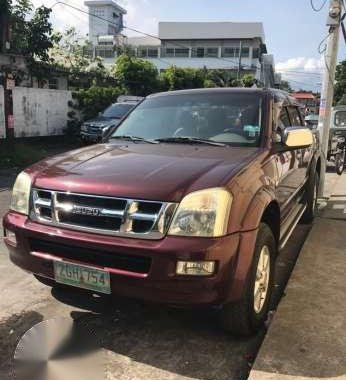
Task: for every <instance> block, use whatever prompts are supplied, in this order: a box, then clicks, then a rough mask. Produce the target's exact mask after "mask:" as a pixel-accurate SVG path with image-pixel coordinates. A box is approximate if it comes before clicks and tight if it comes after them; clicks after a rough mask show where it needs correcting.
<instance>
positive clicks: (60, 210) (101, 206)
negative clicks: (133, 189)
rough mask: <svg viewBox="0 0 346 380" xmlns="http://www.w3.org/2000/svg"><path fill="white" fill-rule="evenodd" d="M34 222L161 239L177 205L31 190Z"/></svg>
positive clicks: (94, 231) (110, 233) (102, 232)
mask: <svg viewBox="0 0 346 380" xmlns="http://www.w3.org/2000/svg"><path fill="white" fill-rule="evenodd" d="M32 204H33V207H32V211H31V214H30V215H31V218H32V219H34V220H37V221H40V222H43V223H49V224H52V225H55V226H61V227H67V228H71V229H76V230H82V231H89V232H92V233H101V234H106V235H119V236H128V237H133V238H143V239H161V238H162V237H163V236H164V235H165V234H166V232H167V229H168V226H169V224H170V221H171V219H172V216H173V214H174V211H175V209H176V206H177V205H176V204H175V203H169V202H155V201H144V200H134V199H123V198H115V197H107V196H97V195H89V194H77V193H67V192H61V191H53V190H43V189H33V190H32Z"/></svg>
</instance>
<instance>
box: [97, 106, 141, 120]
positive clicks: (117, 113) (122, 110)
mask: <svg viewBox="0 0 346 380" xmlns="http://www.w3.org/2000/svg"><path fill="white" fill-rule="evenodd" d="M133 107H134V105H133V104H112V105H111V106H109V107H108V108H106V110H105V111H104V112H103V113H102V116H103V117H107V118H110V119H121V118H122V117H124V116H125V115H126V114H127V113H128V112H129V111H130V110H131V109H132V108H133Z"/></svg>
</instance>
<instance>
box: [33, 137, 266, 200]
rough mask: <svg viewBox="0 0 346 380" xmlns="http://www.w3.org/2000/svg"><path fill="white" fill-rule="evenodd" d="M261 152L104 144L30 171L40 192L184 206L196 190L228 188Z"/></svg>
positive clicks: (235, 149) (69, 153) (44, 162)
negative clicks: (112, 197) (190, 193)
mask: <svg viewBox="0 0 346 380" xmlns="http://www.w3.org/2000/svg"><path fill="white" fill-rule="evenodd" d="M260 152H261V149H259V148H233V147H215V146H204V145H203V146H202V145H184V144H157V145H153V144H145V143H126V144H124V143H117V144H113V143H112V144H99V145H94V146H91V147H87V148H83V149H79V150H75V151H72V152H68V153H65V154H62V155H59V156H55V157H53V158H50V159H47V160H45V161H41V162H39V163H37V164H36V165H33V166H31V167H30V168H28V169H27V172H29V173H30V174H31V175H32V177H33V183H34V186H36V187H39V188H45V189H51V190H60V191H71V192H76V193H85V194H98V195H105V196H116V197H125V198H134V199H148V200H161V201H170V202H179V201H180V200H181V199H182V197H183V196H184V195H185V194H187V193H189V192H191V191H195V190H200V189H204V188H210V187H218V186H226V185H227V183H228V182H229V180H230V179H231V178H232V176H233V175H234V174H235V173H236V172H238V171H239V170H240V169H241V168H242V167H244V166H245V165H247V164H248V163H249V162H251V160H252V159H254V157H255V156H257V155H258V154H259V153H260Z"/></svg>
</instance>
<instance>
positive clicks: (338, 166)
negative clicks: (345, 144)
mask: <svg viewBox="0 0 346 380" xmlns="http://www.w3.org/2000/svg"><path fill="white" fill-rule="evenodd" d="M344 167H345V151H343V152H342V153H338V154H337V155H336V157H335V171H336V173H337V174H338V175H341V174H342V173H343V172H344Z"/></svg>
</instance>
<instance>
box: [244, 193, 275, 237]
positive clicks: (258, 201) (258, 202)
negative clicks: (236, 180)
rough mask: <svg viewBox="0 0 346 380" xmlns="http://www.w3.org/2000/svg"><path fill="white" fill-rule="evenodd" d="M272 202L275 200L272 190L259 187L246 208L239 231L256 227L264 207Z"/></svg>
mask: <svg viewBox="0 0 346 380" xmlns="http://www.w3.org/2000/svg"><path fill="white" fill-rule="evenodd" d="M272 202H276V199H275V194H274V191H273V190H272V189H270V188H268V187H263V188H261V189H259V191H258V192H257V194H256V195H255V197H254V198H253V199H252V200H251V202H250V204H249V206H248V208H247V210H246V213H245V216H244V218H243V221H242V223H241V232H246V231H251V230H256V229H258V227H259V225H260V222H261V220H262V217H263V214H264V211H265V209H266V208H267V207H268V206H269V204H271V203H272Z"/></svg>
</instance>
